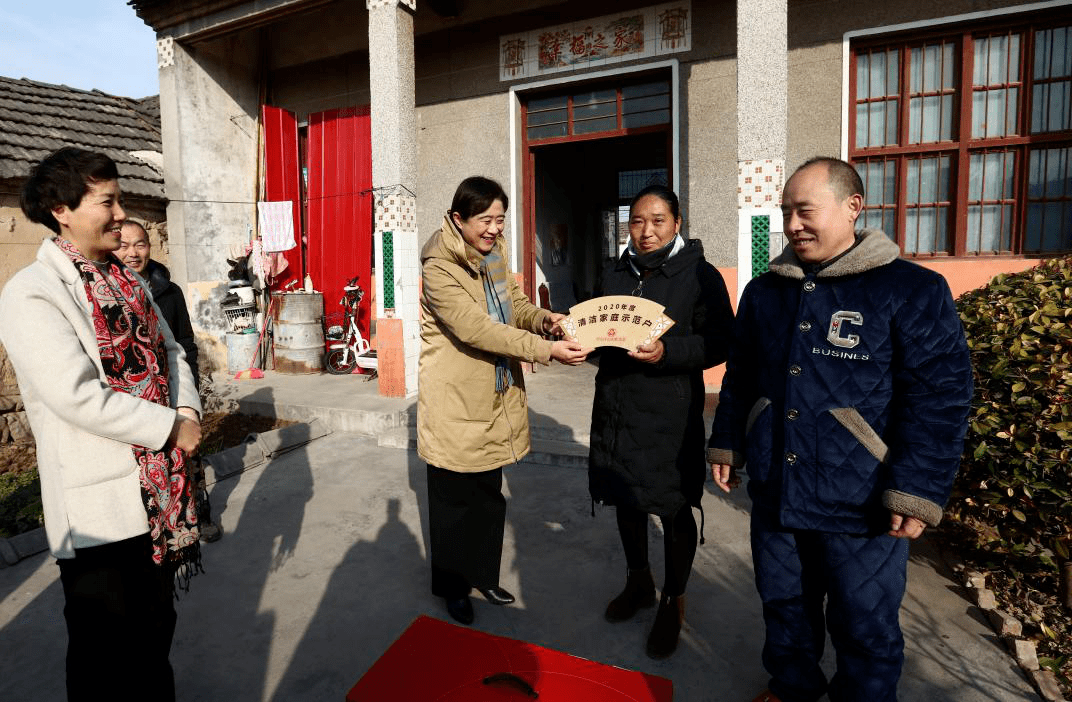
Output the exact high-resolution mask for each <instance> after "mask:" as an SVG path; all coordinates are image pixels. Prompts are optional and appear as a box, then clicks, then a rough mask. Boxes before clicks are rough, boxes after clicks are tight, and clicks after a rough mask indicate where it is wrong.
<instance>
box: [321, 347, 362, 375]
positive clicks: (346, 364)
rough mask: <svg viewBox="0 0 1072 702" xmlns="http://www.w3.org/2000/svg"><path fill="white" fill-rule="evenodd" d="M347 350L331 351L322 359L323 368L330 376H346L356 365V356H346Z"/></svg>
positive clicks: (351, 354)
mask: <svg viewBox="0 0 1072 702" xmlns="http://www.w3.org/2000/svg"><path fill="white" fill-rule="evenodd" d="M347 351H348V349H332V350H331V351H329V352H328V357H327V358H326V359H324V367H325V368H326V369H327V371H328V373H331V374H332V375H347V374H348V373H350V371H352V370H353V369H354V366H356V365H357V355H356V354H353V353H350V354H347Z"/></svg>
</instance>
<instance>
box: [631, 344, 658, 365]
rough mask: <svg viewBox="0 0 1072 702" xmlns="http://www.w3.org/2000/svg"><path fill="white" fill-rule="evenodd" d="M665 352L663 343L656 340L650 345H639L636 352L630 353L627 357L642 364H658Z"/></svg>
mask: <svg viewBox="0 0 1072 702" xmlns="http://www.w3.org/2000/svg"><path fill="white" fill-rule="evenodd" d="M665 351H666V347H665V346H663V342H662V341H661V340H659V339H656V340H655V341H653V342H652V343H650V344H641V345H640V346H637V347H636V351H630V352H629V355H630V356H632V357H633V358H635V359H636V360H638V361H643V362H644V363H658V362H659V361H661V360H662V357H663V353H664V352H665Z"/></svg>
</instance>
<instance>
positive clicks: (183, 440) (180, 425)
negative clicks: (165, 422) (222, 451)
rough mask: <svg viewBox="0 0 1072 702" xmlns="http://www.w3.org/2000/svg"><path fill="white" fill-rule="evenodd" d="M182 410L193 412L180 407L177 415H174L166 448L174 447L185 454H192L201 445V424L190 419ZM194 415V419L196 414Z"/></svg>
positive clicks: (187, 408)
mask: <svg viewBox="0 0 1072 702" xmlns="http://www.w3.org/2000/svg"><path fill="white" fill-rule="evenodd" d="M184 409H185V410H189V411H190V412H193V410H192V409H190V408H189V407H182V408H180V409H179V410H178V414H176V415H175V424H174V425H172V427H171V435H170V436H168V446H175V447H176V448H180V449H182V450H183V451H185V452H186V453H187V454H192V453H193V452H194V451H196V450H197V446H198V445H199V444H200V443H201V422H199V421H197V419H196V418H195V419H191V418H190V417H189V416H188V415H187V413H185V412H183V411H182V410H184ZM194 414H195V417H196V412H195V413H194Z"/></svg>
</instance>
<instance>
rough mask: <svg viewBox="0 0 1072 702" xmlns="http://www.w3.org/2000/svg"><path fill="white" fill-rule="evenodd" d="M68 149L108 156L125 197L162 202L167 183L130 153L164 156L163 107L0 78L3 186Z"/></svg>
mask: <svg viewBox="0 0 1072 702" xmlns="http://www.w3.org/2000/svg"><path fill="white" fill-rule="evenodd" d="M64 146H77V147H80V148H84V149H92V150H94V151H100V152H102V153H105V154H107V155H108V156H110V157H111V158H112V160H113V161H115V163H116V165H117V166H118V167H119V177H120V179H121V183H120V184H121V186H122V188H123V192H125V193H128V194H131V195H139V196H142V197H153V198H160V199H163V198H164V179H163V176H162V175H161V174H160V173H159V172H157V171H156V170H155V169H154V168H153V167H152V166H150V165H148V164H147V163H146V162H145V161H142V160H141V159H139V158H137V157H136V156H132V155H131V152H132V151H156V152H160V151H161V146H160V101H159V99H158V98H157V97H149V98H144V99H142V100H134V99H131V98H124V97H117V96H115V95H108V94H106V93H102V92H100V91H99V90H76V89H74V88H68V87H67V86H65V85H51V84H49V83H39V82H37V81H33V80H26V79H15V78H4V77H2V76H0V180H11V179H22V178H25V177H26V176H28V175H29V174H30V169H31V168H32V167H33V166H34V165H35V164H36V163H37V162H39V161H40V160H41V159H42V158H44V157H45V156H47V155H48V154H50V153H52V152H53V151H55V150H56V149H59V148H61V147H64Z"/></svg>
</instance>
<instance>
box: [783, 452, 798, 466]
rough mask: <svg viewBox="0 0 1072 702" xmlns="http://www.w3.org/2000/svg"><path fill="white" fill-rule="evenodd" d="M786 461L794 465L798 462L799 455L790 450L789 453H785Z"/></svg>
mask: <svg viewBox="0 0 1072 702" xmlns="http://www.w3.org/2000/svg"><path fill="white" fill-rule="evenodd" d="M785 462H786V463H788V464H789V465H793V464H794V463H796V462H797V455H796V454H795V453H793V452H792V451H790V452H789V453H787V454H785Z"/></svg>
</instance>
